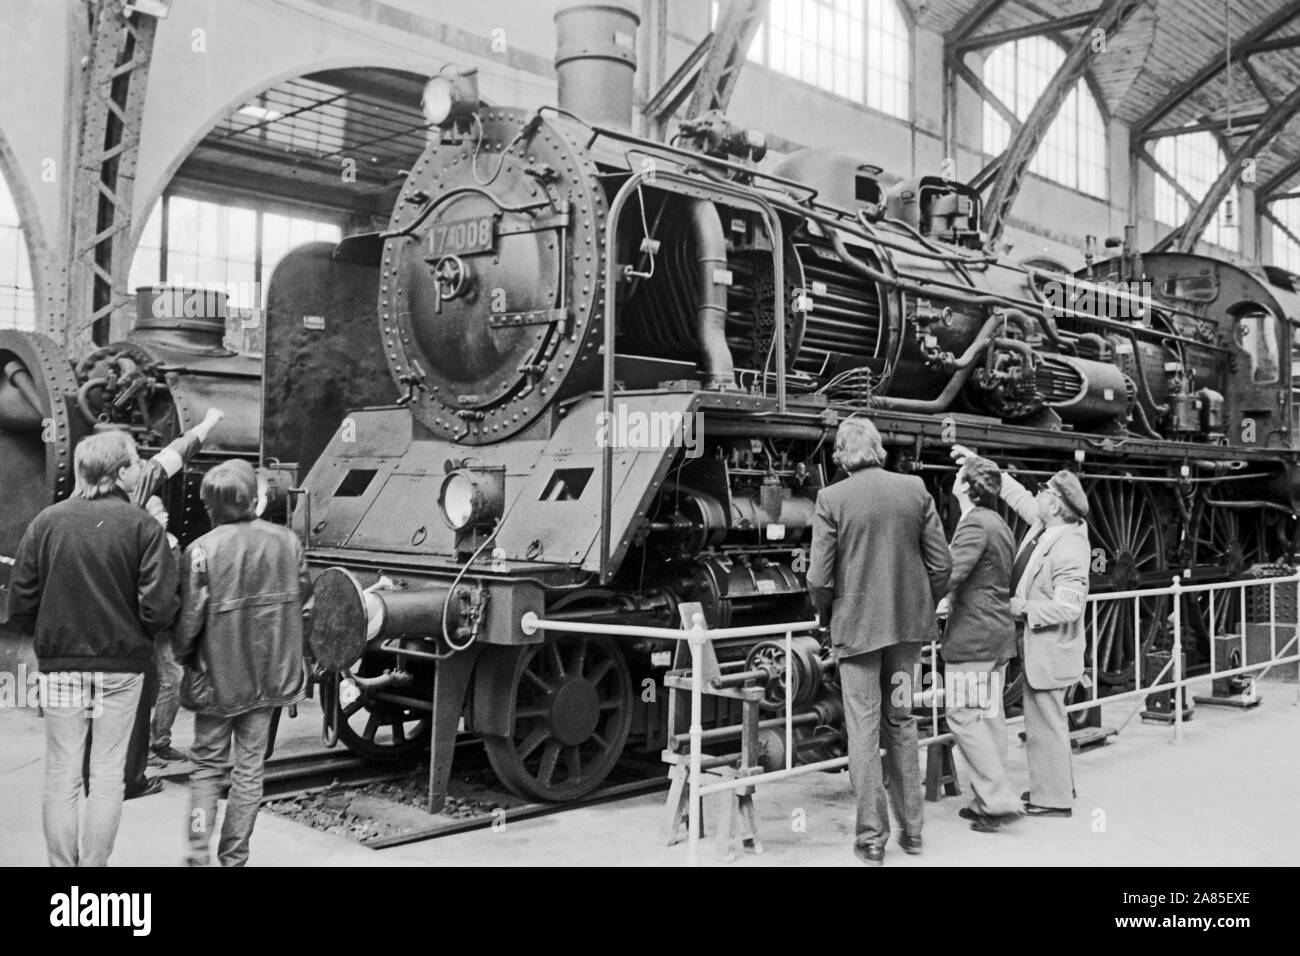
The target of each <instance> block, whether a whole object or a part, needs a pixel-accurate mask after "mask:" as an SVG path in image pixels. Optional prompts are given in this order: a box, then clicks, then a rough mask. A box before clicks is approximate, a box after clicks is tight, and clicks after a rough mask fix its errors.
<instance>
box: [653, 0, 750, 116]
mask: <svg viewBox="0 0 1300 956" xmlns="http://www.w3.org/2000/svg"><path fill="white" fill-rule="evenodd" d="M767 6H768V0H727V2H726V3H725V4H723V6H722V9H721V11H720V13H719V14H718V23H717V26H716V27H715V28H714V30H713V31H712V32H711V33H709V35H708V36H706V37H705V38H704V39H703V40H701V41H700V43H699V45H698V46H697V47H696V48H695V49H694V50H693V51H691V53H690V55H689V56H687V58H686V60H685V61H684V62H683V63H682V65H681V66H679V67H678V68H677V69H676V70H675V71H674V72H673V75H672V76H670V77H669V78H668V80H667V81H666V82H665V83H664V85H663V86H662V87H661V88H660V89H659V91H658V92H657V93H655V95H654V96H652V97H651V98H650V101H649V102H648V103H647V104H646V110H645V111H646V115H647V117H648V119H649V122H650V126H651V129H652V131H653V132H654V133H655V135H656V138H659V139H662V138H663V134H664V132H665V131H666V129H667V126H668V120H669V118H670V117H671V116H672V115H673V113H674V112H675V111H676V110H677V109H678V107H680V106H681V105H682V103H683V101H685V99H686V97H687V96H690V98H691V100H690V103H689V104H688V105H687V107H686V118H687V119H694V118H695V117H698V116H701V115H703V114H704V113H707V112H708V111H709V110H724V111H725V110H726V108H727V104H728V103H729V102H731V94H732V93H733V92H735V89H736V80H738V79H739V77H740V70H741V68H742V67H743V66H744V65H745V57H746V56H747V55H748V53H749V47H750V45H751V44H752V43H753V42H754V37H755V35H756V34H757V33H758V28H759V26H760V24H762V22H763V18H764V17H766V16H767Z"/></svg>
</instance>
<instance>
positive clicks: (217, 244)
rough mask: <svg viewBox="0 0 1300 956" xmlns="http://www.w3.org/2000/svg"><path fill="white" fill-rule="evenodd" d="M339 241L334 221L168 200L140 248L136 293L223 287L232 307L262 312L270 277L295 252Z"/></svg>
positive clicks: (135, 273)
mask: <svg viewBox="0 0 1300 956" xmlns="http://www.w3.org/2000/svg"><path fill="white" fill-rule="evenodd" d="M164 226H165V227H166V228H165V229H164ZM341 238H343V230H342V228H341V226H340V225H339V223H337V222H333V221H329V220H324V219H318V218H316V217H312V216H292V215H287V214H285V213H282V212H278V211H277V212H271V211H267V210H264V209H260V208H256V207H254V206H252V205H248V206H245V205H228V204H225V203H215V202H208V201H206V200H202V199H194V198H190V197H188V196H178V195H165V196H164V197H163V198H162V200H161V201H159V202H158V204H157V205H156V206H155V207H154V209H153V211H152V212H151V214H150V216H149V218H148V220H147V221H146V223H145V227H144V230H143V232H142V233H141V236H140V242H139V244H138V245H137V246H136V251H135V258H134V259H133V260H132V262H131V280H130V281H131V288H132V290H134V289H136V288H138V287H140V286H147V285H152V284H154V283H157V282H166V283H169V284H171V285H200V286H203V287H205V288H213V287H216V286H217V285H218V284H219V285H220V286H221V288H222V289H223V290H224V291H226V292H228V293H229V295H230V299H229V305H230V307H231V308H242V309H252V308H260V307H261V306H262V305H264V304H265V302H266V283H267V281H268V280H269V279H270V278H271V273H272V272H273V271H274V269H275V267H276V265H277V264H278V263H279V262H280V260H281V259H283V258H284V256H285V255H286V254H287V253H288V252H289V251H290V250H291V249H293V248H294V247H296V246H299V245H302V244H303V243H305V242H311V241H312V240H325V241H328V242H338V241H339V240H340V239H341Z"/></svg>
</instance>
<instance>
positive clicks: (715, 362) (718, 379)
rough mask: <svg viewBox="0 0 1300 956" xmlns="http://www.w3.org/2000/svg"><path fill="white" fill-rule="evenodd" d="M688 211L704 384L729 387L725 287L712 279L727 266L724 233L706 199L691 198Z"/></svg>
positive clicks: (733, 380) (732, 369)
mask: <svg viewBox="0 0 1300 956" xmlns="http://www.w3.org/2000/svg"><path fill="white" fill-rule="evenodd" d="M689 214H690V220H691V229H692V231H693V232H694V234H695V242H696V250H697V257H698V260H699V274H698V275H697V276H696V283H697V291H698V292H699V297H700V302H699V307H698V311H697V313H696V322H695V332H696V335H697V336H698V338H699V340H700V349H701V350H702V351H703V353H704V372H705V377H704V387H705V388H707V389H710V390H714V389H720V388H721V389H733V388H735V387H736V370H735V366H734V365H733V364H732V359H731V349H730V348H729V347H728V345H727V287H726V286H725V285H720V284H719V283H718V282H717V281H716V278H715V276H716V273H717V271H718V270H719V269H723V270H725V269H726V268H727V236H726V234H725V233H724V232H723V231H722V217H720V216H719V215H718V208H717V207H716V206H714V205H713V203H711V202H709V201H708V200H705V199H692V200H691V201H690V213H689Z"/></svg>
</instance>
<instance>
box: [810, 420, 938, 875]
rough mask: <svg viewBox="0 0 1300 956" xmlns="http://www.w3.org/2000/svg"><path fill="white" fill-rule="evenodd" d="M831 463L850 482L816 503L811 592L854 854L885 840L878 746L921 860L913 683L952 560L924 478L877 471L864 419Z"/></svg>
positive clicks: (843, 429)
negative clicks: (844, 774) (847, 783)
mask: <svg viewBox="0 0 1300 956" xmlns="http://www.w3.org/2000/svg"><path fill="white" fill-rule="evenodd" d="M832 457H833V459H834V461H835V463H836V464H837V465H839V466H840V467H841V468H843V469H844V470H845V471H847V472H849V475H848V477H847V478H845V479H843V480H842V481H839V482H837V483H835V484H833V485H828V486H827V487H825V488H823V489H822V490H821V491H820V492H819V493H818V495H817V505H816V509H815V511H814V515H813V541H812V558H811V561H810V563H809V567H808V590H809V594H810V596H811V598H812V601H813V606H814V607H815V608H816V609H817V613H818V616H819V617H820V619H821V620H822V621H823V622H826V621H827V620H829V621H830V629H831V643H832V646H833V649H834V652H835V658H836V661H837V664H838V672H839V679H840V686H841V688H842V691H843V700H844V723H845V727H846V729H847V731H848V738H849V775H850V778H851V779H852V781H853V789H854V791H855V793H856V796H857V804H858V806H857V830H856V837H855V839H854V852H855V853H856V854H857V855H858V858H859V859H861V860H862V861H863V862H865V863H870V864H876V865H878V864H881V863H883V862H884V859H885V844H886V842H887V841H888V840H889V832H890V830H889V809H888V807H887V806H886V797H885V787H884V783H883V779H882V766H881V760H880V747H881V746H882V745H883V746H884V748H885V750H886V758H885V759H886V760H887V762H888V767H889V802H890V803H892V804H893V805H894V813H895V815H896V816H897V817H898V818H899V821H900V823H901V825H902V829H903V832H902V835H901V836H900V837H899V841H898V842H899V844H900V845H901V846H902V847H903V850H904V851H905V852H907V853H912V854H915V853H920V852H921V822H922V821H921V766H920V755H919V753H918V751H917V735H916V721H915V719H914V718H913V717H912V681H913V674H914V673H915V671H916V668H917V665H918V663H919V661H920V645H921V642H923V641H926V640H929V639H931V638H933V637H934V636H935V634H936V633H937V629H936V625H935V618H934V608H935V604H936V603H938V601H939V599H940V598H941V597H943V595H944V594H945V593H946V591H947V590H948V574H949V570H950V568H951V565H952V562H951V559H950V558H949V556H948V547H947V544H946V543H945V542H944V537H943V529H942V527H941V526H940V524H939V516H938V515H937V514H936V513H935V510H934V499H933V498H931V497H930V493H929V492H928V491H927V490H926V488H925V485H924V483H923V482H922V481H921V479H920V478H917V477H914V476H908V475H899V474H894V473H891V472H888V471H885V469H884V468H883V467H882V466H883V464H884V461H885V449H884V446H883V444H882V443H881V440H880V433H879V432H878V431H876V427H875V426H874V425H873V424H872V423H871V422H870V421H868V420H867V419H865V418H850V419H848V420H846V421H844V422H842V423H841V424H840V427H839V431H838V432H837V434H836V436H835V452H834V454H833V456H832ZM927 581H928V586H927ZM882 698H883V701H884V711H885V713H884V720H883V721H882V720H881V709H882Z"/></svg>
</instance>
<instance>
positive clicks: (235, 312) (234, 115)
mask: <svg viewBox="0 0 1300 956" xmlns="http://www.w3.org/2000/svg"><path fill="white" fill-rule="evenodd" d="M426 79H427V77H425V76H423V75H420V74H416V73H411V72H407V71H401V70H392V69H381V68H370V67H351V68H341V69H333V70H325V71H319V72H314V73H309V74H306V75H303V76H299V77H290V78H287V79H284V80H281V81H280V82H278V83H276V84H274V85H273V86H271V87H269V88H267V89H264V90H262V91H261V92H258V93H256V94H254V95H251V96H248V97H244V98H241V101H239V102H237V103H234V104H232V105H231V106H230V108H229V109H228V110H227V111H225V113H224V114H223V115H222V116H221V117H220V118H219V119H218V120H217V122H216V123H215V124H214V125H213V126H212V128H211V129H209V130H208V132H207V133H206V134H205V135H204V136H203V137H202V138H201V139H200V140H199V141H198V142H197V143H196V145H195V146H194V148H193V149H192V150H191V151H190V152H189V154H188V155H186V156H185V157H184V159H183V160H182V161H181V162H180V163H179V164H178V165H177V167H176V171H175V174H174V175H173V176H172V178H171V180H170V182H169V183H168V184H167V185H166V187H165V188H164V189H163V191H162V194H161V196H160V197H159V199H158V200H157V201H156V202H155V203H154V205H153V207H152V209H151V211H150V213H149V215H148V217H147V218H146V220H145V222H144V225H143V227H142V228H140V230H139V232H138V236H139V241H138V244H137V247H136V252H135V257H134V259H133V261H132V266H131V274H130V284H131V288H132V289H136V288H139V287H142V286H150V285H155V284H158V283H167V284H171V285H187V286H201V287H204V288H209V289H210V288H212V287H213V286H214V285H216V286H219V287H221V288H223V289H224V290H225V291H226V292H227V294H228V296H229V307H230V312H231V315H230V317H229V318H228V322H227V344H229V345H231V346H232V347H234V348H236V349H238V350H239V351H244V352H251V353H256V352H260V351H261V348H262V346H261V339H260V332H261V326H260V323H259V322H257V321H256V320H251V321H250V319H252V317H253V315H254V314H255V313H256V312H257V311H258V310H260V309H262V308H264V307H265V305H266V292H267V285H268V282H269V280H270V277H271V275H272V273H273V272H274V270H275V267H276V266H277V265H278V264H279V262H280V261H281V260H282V259H283V257H284V256H285V255H286V254H287V253H288V252H289V251H290V250H291V249H294V248H296V247H298V246H301V245H303V244H305V243H309V242H313V241H325V242H329V243H337V242H338V241H339V240H340V239H342V238H343V237H344V236H347V235H352V234H357V233H365V232H371V231H374V230H376V229H379V228H382V227H383V226H384V225H385V224H386V223H387V220H388V217H389V214H390V212H391V210H392V205H393V203H394V202H395V200H396V196H397V193H398V189H399V188H400V183H401V181H402V179H403V172H404V171H405V170H407V169H409V168H410V167H411V166H412V165H413V164H414V163H415V161H416V159H417V158H418V157H419V155H420V153H421V152H422V151H423V149H424V146H425V140H426V132H425V130H426V122H425V120H424V117H423V115H422V114H421V112H420V105H419V104H420V93H421V91H422V89H423V86H424V83H425V81H426Z"/></svg>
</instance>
